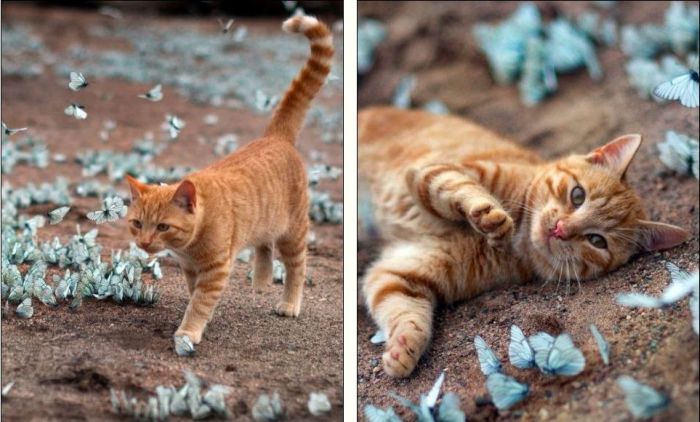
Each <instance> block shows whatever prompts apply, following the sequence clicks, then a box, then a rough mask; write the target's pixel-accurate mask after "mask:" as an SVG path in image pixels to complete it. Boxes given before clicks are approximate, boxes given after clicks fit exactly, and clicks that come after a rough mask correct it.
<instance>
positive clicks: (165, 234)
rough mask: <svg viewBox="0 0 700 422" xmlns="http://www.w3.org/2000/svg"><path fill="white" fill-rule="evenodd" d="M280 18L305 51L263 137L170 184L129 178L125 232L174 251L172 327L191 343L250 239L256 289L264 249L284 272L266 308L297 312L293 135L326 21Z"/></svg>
mask: <svg viewBox="0 0 700 422" xmlns="http://www.w3.org/2000/svg"><path fill="white" fill-rule="evenodd" d="M283 28H284V29H285V30H286V31H287V32H297V33H303V34H304V35H305V36H306V37H307V38H308V39H309V40H310V42H311V56H310V57H309V59H308V61H307V62H306V65H305V66H304V68H303V69H302V70H301V72H300V73H299V75H297V77H296V79H295V80H294V81H293V82H292V84H291V85H290V87H289V88H288V90H287V92H286V93H285V95H284V97H283V98H282V101H281V102H280V104H279V105H278V106H277V109H276V110H275V113H274V116H273V117H272V121H271V122H270V124H269V126H268V128H267V130H266V131H265V135H264V137H263V138H261V139H257V140H255V141H254V142H251V143H249V144H248V145H246V146H245V147H243V148H241V149H239V150H238V151H236V152H234V153H233V154H231V155H229V156H227V157H225V158H223V159H222V160H220V161H218V162H216V163H214V164H212V165H210V166H209V167H207V168H205V169H203V170H200V171H198V172H195V173H192V174H190V175H189V176H187V177H186V178H185V179H184V180H183V181H182V182H180V183H177V184H174V185H166V186H151V185H145V184H142V183H139V182H138V181H137V180H136V179H134V178H131V177H129V178H128V181H129V185H130V187H131V193H132V205H131V207H130V208H129V214H128V216H127V218H128V220H129V222H130V230H131V233H132V234H133V236H134V237H135V238H136V239H137V243H138V245H139V246H140V247H141V248H143V249H145V250H147V251H148V252H156V251H158V250H161V249H170V250H171V251H172V252H173V253H174V254H175V256H176V257H177V260H178V262H179V264H180V267H181V268H182V271H183V272H184V274H185V278H186V279H187V286H188V289H189V292H190V295H191V297H190V303H189V305H188V306H187V310H186V311H185V316H184V318H183V319H182V323H181V324H180V328H178V330H177V331H176V332H175V336H176V337H177V336H187V337H188V338H189V340H191V341H192V343H194V344H197V343H199V342H200V341H201V339H202V332H203V331H204V327H205V326H206V324H207V322H208V321H209V320H210V319H211V317H212V313H213V311H214V307H215V306H216V304H217V302H218V301H219V298H220V297H221V294H222V293H223V291H224V288H225V287H226V285H227V284H228V278H229V274H230V272H231V265H232V262H233V257H234V256H235V254H236V252H237V251H239V250H240V249H241V248H243V247H246V246H254V247H255V272H254V274H255V275H254V277H253V286H254V287H255V288H256V289H260V288H262V287H264V286H266V285H268V284H269V283H270V281H271V280H272V250H273V246H274V247H276V248H277V250H278V251H279V254H280V257H281V260H282V262H283V263H284V265H285V268H286V271H287V277H286V280H285V283H284V293H283V295H282V300H281V301H280V302H279V303H278V304H277V306H276V309H275V310H276V312H277V313H278V314H279V315H283V316H294V317H296V316H298V315H299V310H300V308H301V298H302V288H303V286H304V277H305V272H306V238H307V231H308V228H309V217H308V215H309V198H308V193H307V189H308V184H307V176H306V168H305V166H304V163H303V161H302V158H301V156H300V155H299V153H298V152H297V150H296V149H295V148H294V142H295V139H296V137H297V134H298V133H299V131H300V130H301V127H302V124H303V122H304V117H305V115H306V112H307V111H308V109H309V105H310V103H311V100H312V99H313V98H314V96H315V95H316V94H317V93H318V92H319V90H320V89H321V87H322V86H323V83H324V81H325V79H326V77H327V76H328V73H329V72H330V65H331V59H332V57H333V42H332V35H331V33H330V31H329V30H328V27H326V25H324V24H323V23H321V22H319V21H318V20H316V19H315V18H312V17H309V16H295V17H293V18H290V19H288V20H287V21H286V22H284V24H283Z"/></svg>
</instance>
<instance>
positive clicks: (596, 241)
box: [586, 234, 608, 249]
mask: <svg viewBox="0 0 700 422" xmlns="http://www.w3.org/2000/svg"><path fill="white" fill-rule="evenodd" d="M586 238H588V241H589V242H591V245H593V246H595V247H596V248H599V249H607V248H608V242H606V241H605V238H604V237H603V236H601V235H599V234H587V235H586Z"/></svg>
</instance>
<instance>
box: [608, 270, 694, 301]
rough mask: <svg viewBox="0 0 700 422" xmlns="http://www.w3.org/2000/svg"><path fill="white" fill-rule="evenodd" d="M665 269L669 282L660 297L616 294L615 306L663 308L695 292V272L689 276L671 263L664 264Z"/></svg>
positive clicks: (640, 294)
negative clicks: (669, 278)
mask: <svg viewBox="0 0 700 422" xmlns="http://www.w3.org/2000/svg"><path fill="white" fill-rule="evenodd" d="M666 267H667V268H668V270H669V273H670V274H671V282H670V283H669V284H668V286H666V288H665V289H664V291H663V293H662V294H661V297H653V296H648V295H645V294H643V293H636V292H632V293H618V294H617V296H616V297H615V301H616V302H617V304H618V305H622V306H627V307H635V308H663V307H666V306H669V305H672V304H674V303H676V302H677V301H679V300H680V299H682V298H684V297H686V296H688V295H690V294H693V292H694V291H695V290H697V285H698V274H697V272H696V273H693V274H689V273H687V272H686V271H683V270H681V269H680V268H678V267H677V266H676V265H675V264H673V263H671V262H668V263H666Z"/></svg>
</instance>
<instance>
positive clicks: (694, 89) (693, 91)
mask: <svg viewBox="0 0 700 422" xmlns="http://www.w3.org/2000/svg"><path fill="white" fill-rule="evenodd" d="M699 86H700V85H699V84H698V82H697V81H695V80H693V79H692V78H691V79H690V82H688V84H687V85H686V89H685V90H684V91H683V93H682V94H681V97H680V102H681V104H683V105H684V106H686V107H690V108H697V107H698V105H700V92H699V91H698V89H699V88H698V87H699Z"/></svg>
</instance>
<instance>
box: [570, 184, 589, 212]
mask: <svg viewBox="0 0 700 422" xmlns="http://www.w3.org/2000/svg"><path fill="white" fill-rule="evenodd" d="M585 200H586V191H585V190H583V188H582V187H581V186H576V187H574V188H573V189H571V203H572V204H574V206H575V207H580V206H581V204H583V201H585Z"/></svg>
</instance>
